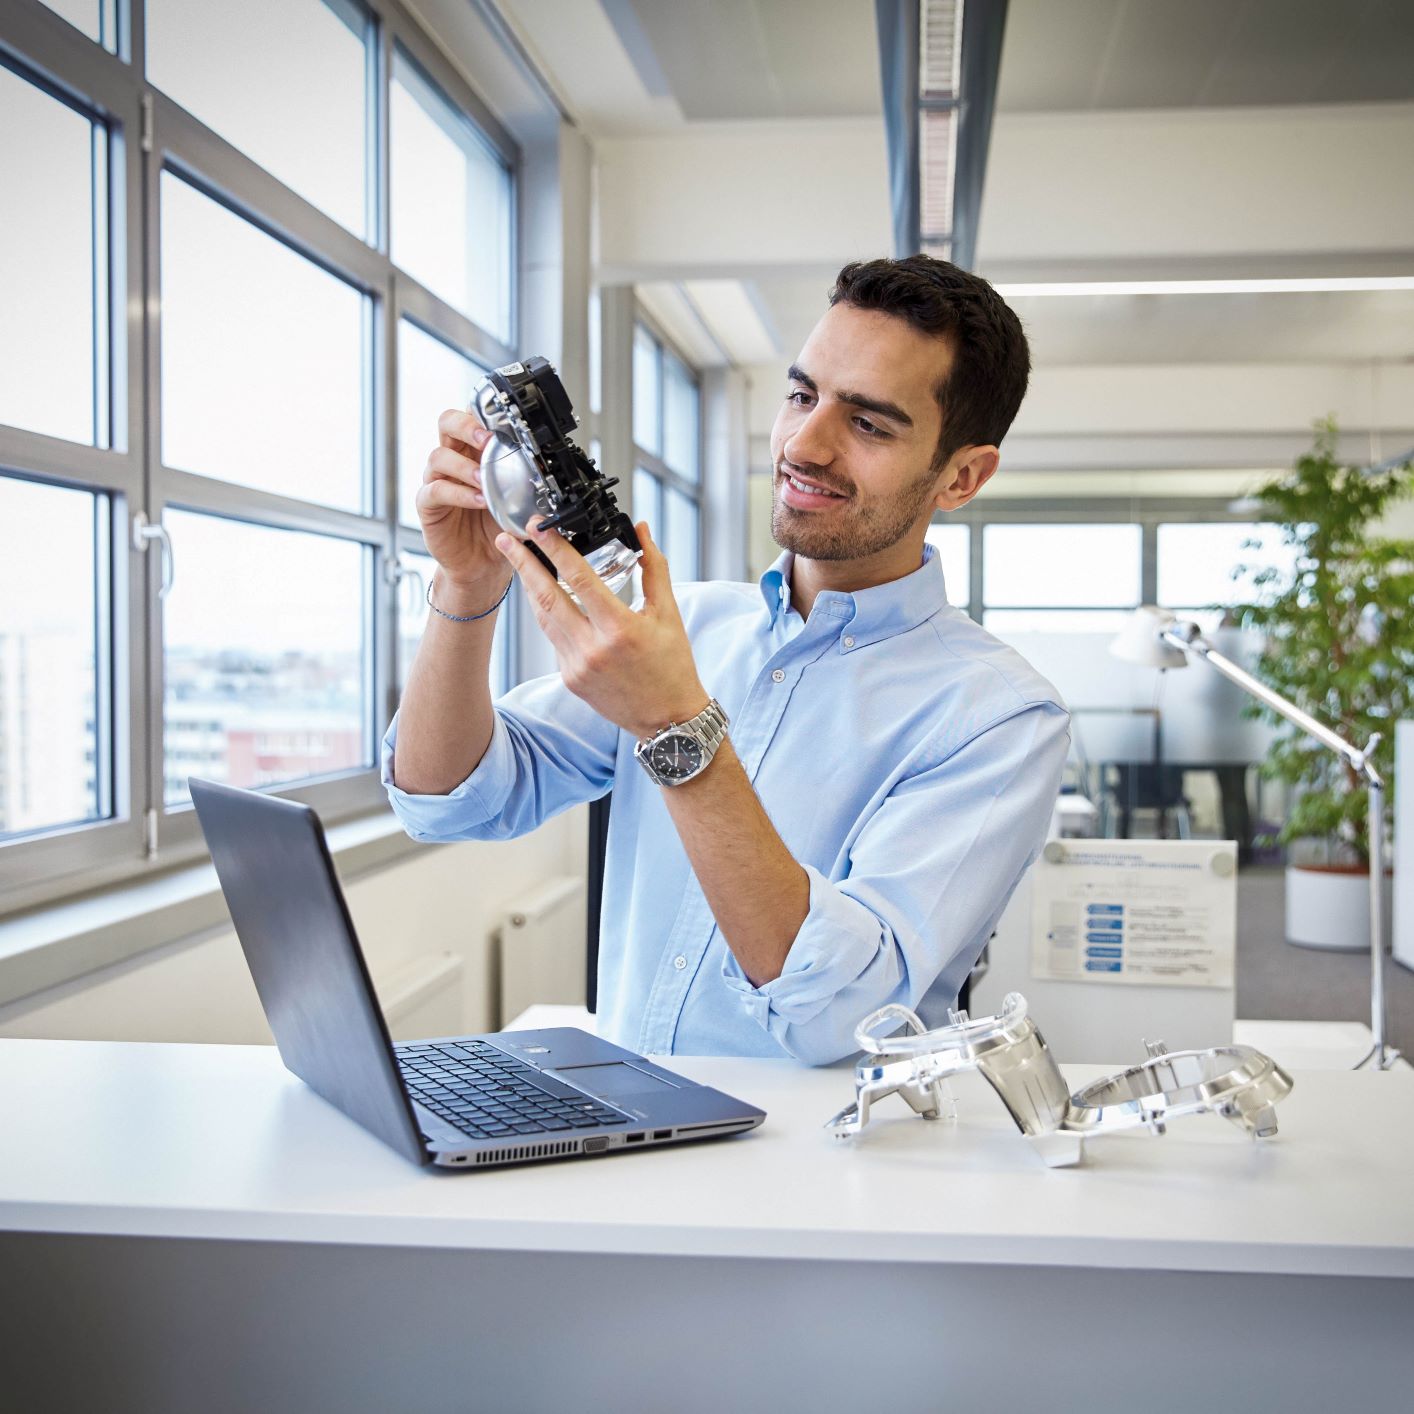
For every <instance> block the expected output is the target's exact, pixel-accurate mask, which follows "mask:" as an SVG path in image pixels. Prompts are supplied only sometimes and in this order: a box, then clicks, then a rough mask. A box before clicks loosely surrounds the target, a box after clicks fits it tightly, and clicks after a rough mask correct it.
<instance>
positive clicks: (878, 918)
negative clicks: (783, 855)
mask: <svg viewBox="0 0 1414 1414" xmlns="http://www.w3.org/2000/svg"><path fill="white" fill-rule="evenodd" d="M1068 721H1069V718H1068V716H1067V714H1066V712H1065V711H1064V709H1063V708H1061V707H1060V706H1058V705H1057V704H1055V703H1039V704H1034V705H1031V706H1029V707H1027V708H1026V709H1025V710H1021V711H1018V712H1016V713H1014V714H1012V715H1010V716H1007V717H1005V718H1003V719H1002V720H999V721H996V722H994V723H993V724H992V725H991V726H990V727H988V728H987V729H986V730H984V731H981V732H979V733H977V734H976V735H975V736H973V737H972V738H971V739H970V740H968V741H966V742H964V743H963V744H961V745H959V746H958V747H956V749H953V750H950V751H948V752H947V754H946V755H944V756H943V758H942V759H941V760H938V761H936V762H933V763H932V764H930V765H928V766H926V767H925V768H922V769H920V770H918V771H917V772H915V773H914V774H911V775H909V776H907V777H906V778H904V779H903V780H901V781H900V782H898V783H897V784H896V785H895V786H894V788H893V789H892V790H891V791H890V792H889V794H888V795H887V796H885V797H884V799H883V800H882V802H881V803H880V804H879V805H878V808H877V809H875V810H873V811H872V812H871V813H870V814H869V816H868V818H867V819H866V820H864V821H862V822H861V824H860V826H859V828H858V830H857V832H856V833H855V835H854V837H853V839H852V840H851V842H850V845H849V848H848V849H847V851H846V852H845V854H844V856H843V858H842V859H841V861H840V862H839V865H838V866H837V868H836V870H835V871H834V873H835V875H836V877H833V878H831V877H827V876H826V875H825V874H824V873H822V872H821V871H820V870H818V869H813V868H810V867H808V866H807V867H806V873H807V875H808V876H809V879H810V908H809V912H808V913H807V914H806V917H805V922H804V923H803V924H802V925H801V928H800V931H799V932H798V933H797V934H796V937H795V940H794V942H793V943H792V945H791V949H790V952H789V953H788V954H787V956H786V960H785V965H784V967H783V969H782V971H781V974H780V976H778V977H776V978H774V979H773V980H772V981H770V982H766V983H764V984H763V985H762V986H760V987H754V986H752V984H751V982H750V981H749V980H748V979H747V977H746V975H745V974H744V973H743V972H742V970H741V967H740V966H739V965H738V963H737V961H736V959H735V957H734V956H733V955H732V953H731V950H730V949H727V950H726V954H725V959H724V962H723V968H722V976H723V980H724V982H725V983H726V985H727V986H728V988H730V989H731V990H732V991H733V992H735V993H736V994H737V995H738V997H739V1000H740V1002H741V1004H742V1006H743V1007H744V1008H745V1010H746V1012H747V1013H748V1014H749V1015H750V1016H752V1017H753V1018H754V1019H755V1020H756V1021H757V1022H758V1023H759V1024H760V1025H761V1026H762V1027H764V1028H765V1030H766V1031H768V1032H769V1033H770V1034H771V1035H772V1036H773V1037H774V1038H775V1039H776V1040H777V1041H778V1042H779V1043H780V1044H781V1046H782V1047H784V1049H785V1050H786V1051H787V1052H789V1053H790V1054H791V1055H793V1056H795V1057H796V1058H797V1059H798V1060H801V1061H804V1062H806V1063H808V1064H812V1065H823V1064H828V1063H829V1062H831V1061H835V1060H838V1059H840V1058H841V1057H842V1056H846V1055H849V1054H850V1053H852V1052H853V1051H855V1050H857V1049H858V1047H857V1046H856V1045H855V1042H854V1027H855V1026H856V1025H857V1023H858V1022H859V1021H860V1020H861V1019H862V1018H863V1017H864V1016H866V1015H867V1014H868V1013H869V1012H871V1011H873V1010H875V1009H876V1008H877V1007H881V1006H884V1005H885V1004H886V1003H890V1002H898V1003H902V1004H903V1005H905V1006H908V1007H912V1008H915V1009H916V1008H918V1006H919V1004H920V1002H921V1001H922V999H923V998H924V996H925V995H926V994H927V993H928V992H929V991H930V990H931V989H933V988H934V987H935V986H936V987H937V989H938V993H939V994H945V995H946V996H947V997H948V999H949V1000H951V999H952V998H953V997H954V996H955V995H956V993H957V990H958V989H959V988H960V987H961V985H962V983H963V981H964V980H965V979H966V977H967V975H968V973H969V972H970V971H971V969H972V967H973V964H974V963H975V962H976V960H977V957H978V956H979V955H980V953H981V951H982V948H983V947H984V946H985V945H986V942H987V939H988V938H989V937H990V936H991V934H992V931H993V929H994V928H995V926H996V922H997V919H998V918H1000V916H1001V913H1002V910H1003V909H1004V908H1005V907H1006V903H1007V900H1008V899H1009V898H1010V897H1011V895H1012V892H1013V891H1014V890H1015V888H1016V885H1017V884H1018V883H1019V882H1020V880H1021V877H1022V875H1023V874H1024V873H1025V871H1026V869H1027V868H1028V867H1029V866H1030V864H1031V863H1032V861H1033V860H1034V859H1035V858H1036V855H1037V854H1038V853H1039V851H1040V849H1041V846H1042V844H1043V843H1044V842H1045V838H1046V832H1047V828H1048V824H1049V821H1050V817H1051V812H1052V810H1053V808H1054V805H1055V800H1056V795H1057V793H1058V791H1059V789H1060V778H1061V772H1062V769H1063V767H1064V765H1065V757H1066V751H1067V748H1068V744H1069V731H1068ZM925 1019H927V1018H925Z"/></svg>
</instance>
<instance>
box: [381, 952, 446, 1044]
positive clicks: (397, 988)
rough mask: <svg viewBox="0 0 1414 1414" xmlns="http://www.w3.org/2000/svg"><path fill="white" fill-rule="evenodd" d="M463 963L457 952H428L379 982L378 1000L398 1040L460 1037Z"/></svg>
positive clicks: (392, 1033)
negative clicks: (422, 1037) (424, 1037)
mask: <svg viewBox="0 0 1414 1414" xmlns="http://www.w3.org/2000/svg"><path fill="white" fill-rule="evenodd" d="M463 972H464V964H463V961H462V959H461V958H460V957H458V956H457V955H456V954H455V953H449V952H439V953H426V954H424V955H423V956H421V957H415V958H413V960H412V961H411V962H408V963H405V964H404V965H403V966H402V967H399V968H397V969H396V970H395V971H393V972H390V973H389V974H388V975H387V976H386V977H381V978H379V979H378V984H377V989H378V1000H379V1002H380V1004H381V1005H382V1008H383V1018H384V1020H385V1021H386V1022H387V1023H388V1032H389V1034H390V1035H391V1036H392V1038H393V1039H394V1040H395V1041H413V1040H416V1039H417V1038H418V1037H420V1036H459V1035H460V1034H461V1033H462V1032H463V1031H464V1030H465V1029H466V1027H465V1025H464V1023H463V1019H462V975H463Z"/></svg>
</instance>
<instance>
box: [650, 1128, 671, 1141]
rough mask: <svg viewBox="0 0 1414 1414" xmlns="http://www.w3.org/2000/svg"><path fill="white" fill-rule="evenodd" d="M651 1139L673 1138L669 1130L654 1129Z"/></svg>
mask: <svg viewBox="0 0 1414 1414" xmlns="http://www.w3.org/2000/svg"><path fill="white" fill-rule="evenodd" d="M653 1137H654V1138H655V1139H671V1138H672V1137H673V1131H672V1130H671V1129H655V1130H654V1131H653Z"/></svg>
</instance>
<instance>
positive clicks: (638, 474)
mask: <svg viewBox="0 0 1414 1414" xmlns="http://www.w3.org/2000/svg"><path fill="white" fill-rule="evenodd" d="M662 495H663V488H662V487H661V486H660V485H659V484H658V478H657V477H656V476H654V475H653V473H652V472H651V471H644V469H643V468H642V467H641V466H638V467H635V468H634V469H633V518H634V520H646V521H647V522H648V529H649V530H650V531H651V532H652V535H653V538H654V539H655V540H657V539H658V538H659V537H660V536H661V535H663V534H664V529H663V501H662Z"/></svg>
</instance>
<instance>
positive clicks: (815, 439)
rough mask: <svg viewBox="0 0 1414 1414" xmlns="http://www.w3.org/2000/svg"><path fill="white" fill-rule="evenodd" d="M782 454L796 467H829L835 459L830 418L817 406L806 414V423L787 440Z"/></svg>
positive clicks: (803, 422)
mask: <svg viewBox="0 0 1414 1414" xmlns="http://www.w3.org/2000/svg"><path fill="white" fill-rule="evenodd" d="M781 452H782V454H783V455H784V457H785V459H786V460H787V461H788V462H793V463H794V464H795V465H796V466H828V465H829V464H830V462H832V461H834V459H835V447H834V438H833V436H832V435H831V431H830V423H829V418H828V417H826V416H824V415H823V414H822V412H821V409H820V406H819V405H818V404H816V406H815V407H813V408H811V409H810V411H809V412H807V413H806V415H805V419H804V421H802V422H801V423H800V425H799V426H798V427H797V428H796V429H795V431H794V432H792V433H791V434H790V436H789V437H787V438H786V441H785V445H784V446H783V447H782V448H781Z"/></svg>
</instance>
